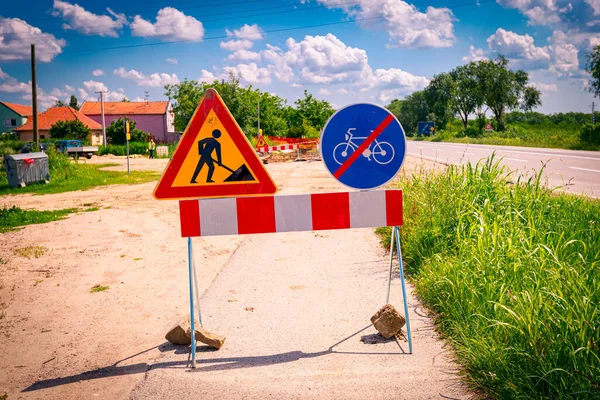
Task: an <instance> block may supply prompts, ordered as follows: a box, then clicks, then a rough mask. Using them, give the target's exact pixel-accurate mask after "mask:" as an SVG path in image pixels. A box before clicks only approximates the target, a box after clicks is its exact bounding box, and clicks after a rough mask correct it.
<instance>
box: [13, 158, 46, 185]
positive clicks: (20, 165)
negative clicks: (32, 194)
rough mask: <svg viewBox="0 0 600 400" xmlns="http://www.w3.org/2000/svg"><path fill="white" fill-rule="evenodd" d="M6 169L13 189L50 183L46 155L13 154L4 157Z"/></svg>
mask: <svg viewBox="0 0 600 400" xmlns="http://www.w3.org/2000/svg"><path fill="white" fill-rule="evenodd" d="M4 168H5V169H6V176H7V177H8V184H9V185H10V186H11V187H17V186H21V187H25V185H27V184H29V183H35V182H46V183H48V182H49V181H50V171H49V169H48V156H47V155H46V154H44V153H27V154H11V155H8V156H4Z"/></svg>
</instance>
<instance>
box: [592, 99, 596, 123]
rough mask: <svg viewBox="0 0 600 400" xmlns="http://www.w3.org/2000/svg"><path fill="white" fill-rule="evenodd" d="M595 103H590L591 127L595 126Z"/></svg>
mask: <svg viewBox="0 0 600 400" xmlns="http://www.w3.org/2000/svg"><path fill="white" fill-rule="evenodd" d="M595 107H596V103H594V102H593V101H592V125H596V112H595Z"/></svg>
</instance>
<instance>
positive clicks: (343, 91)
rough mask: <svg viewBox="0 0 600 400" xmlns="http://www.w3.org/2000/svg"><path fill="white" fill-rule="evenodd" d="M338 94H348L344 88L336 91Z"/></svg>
mask: <svg viewBox="0 0 600 400" xmlns="http://www.w3.org/2000/svg"><path fill="white" fill-rule="evenodd" d="M337 92H338V93H339V94H348V91H347V90H346V89H344V88H341V89H338V91H337Z"/></svg>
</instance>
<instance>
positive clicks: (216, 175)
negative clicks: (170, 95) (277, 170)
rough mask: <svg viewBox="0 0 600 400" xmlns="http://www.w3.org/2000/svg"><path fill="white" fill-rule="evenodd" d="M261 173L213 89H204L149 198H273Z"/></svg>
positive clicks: (261, 167) (267, 179)
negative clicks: (268, 196)
mask: <svg viewBox="0 0 600 400" xmlns="http://www.w3.org/2000/svg"><path fill="white" fill-rule="evenodd" d="M276 192H277V185H275V182H273V179H272V178H271V176H270V175H269V173H268V172H267V170H266V169H265V167H264V165H263V163H262V162H261V161H260V159H259V158H258V155H257V154H256V152H255V151H254V149H253V148H252V145H251V144H250V142H249V141H248V139H247V138H246V135H244V133H243V132H242V130H241V129H240V127H239V125H238V124H237V122H236V121H235V119H234V118H233V116H232V115H231V113H230V112H229V110H228V109H227V107H226V106H225V103H223V100H222V99H221V97H220V96H219V94H218V93H217V91H216V90H214V89H208V90H207V91H206V92H205V93H204V97H203V98H202V101H201V102H200V105H199V106H198V108H197V109H196V112H195V113H194V115H193V116H192V119H191V120H190V123H189V124H188V126H187V128H186V129H185V132H184V133H183V136H182V137H181V140H180V141H179V144H178V145H177V148H176V149H175V152H174V153H173V157H171V160H169V163H168V164H167V168H166V169H165V171H164V172H163V175H162V176H161V178H160V180H159V181H158V184H157V185H156V189H154V198H156V199H158V200H166V199H172V200H174V199H192V198H193V199H201V198H210V197H241V196H252V195H265V194H274V193H276Z"/></svg>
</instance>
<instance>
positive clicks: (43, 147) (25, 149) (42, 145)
mask: <svg viewBox="0 0 600 400" xmlns="http://www.w3.org/2000/svg"><path fill="white" fill-rule="evenodd" d="M33 144H34V143H33V142H29V143H27V144H25V146H23V147H22V148H21V154H26V153H31V149H32V148H33ZM49 145H50V143H40V151H41V152H42V153H45V152H46V150H48V146H49Z"/></svg>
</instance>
